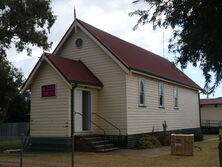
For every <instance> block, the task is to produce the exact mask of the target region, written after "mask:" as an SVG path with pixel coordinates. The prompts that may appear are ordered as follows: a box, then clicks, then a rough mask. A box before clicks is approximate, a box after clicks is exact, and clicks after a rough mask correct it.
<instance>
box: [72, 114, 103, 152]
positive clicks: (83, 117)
mask: <svg viewBox="0 0 222 167" xmlns="http://www.w3.org/2000/svg"><path fill="white" fill-rule="evenodd" d="M75 114H79V115H81V116H82V118H83V119H86V120H87V121H89V122H90V123H91V124H93V125H95V126H96V127H97V128H99V129H100V130H102V131H103V134H104V136H103V137H104V141H105V137H106V131H105V130H104V129H103V128H101V127H100V126H99V125H97V124H96V123H95V122H93V121H92V120H90V119H88V118H86V117H85V116H84V115H83V114H82V113H79V112H75ZM103 147H104V148H103V149H104V150H105V143H104V145H103Z"/></svg>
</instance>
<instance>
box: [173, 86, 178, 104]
mask: <svg viewBox="0 0 222 167" xmlns="http://www.w3.org/2000/svg"><path fill="white" fill-rule="evenodd" d="M173 101H174V108H178V87H176V86H175V87H174V88H173Z"/></svg>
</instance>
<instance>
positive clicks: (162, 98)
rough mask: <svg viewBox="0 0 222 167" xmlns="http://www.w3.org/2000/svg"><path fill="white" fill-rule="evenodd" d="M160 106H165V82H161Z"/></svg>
mask: <svg viewBox="0 0 222 167" xmlns="http://www.w3.org/2000/svg"><path fill="white" fill-rule="evenodd" d="M159 107H164V84H163V83H159Z"/></svg>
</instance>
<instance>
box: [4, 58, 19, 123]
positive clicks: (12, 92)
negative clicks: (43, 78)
mask: <svg viewBox="0 0 222 167" xmlns="http://www.w3.org/2000/svg"><path fill="white" fill-rule="evenodd" d="M22 77H23V76H22V73H21V72H19V71H18V70H17V69H16V68H15V67H14V66H13V65H12V64H11V63H10V62H9V61H8V60H7V59H6V58H5V57H0V122H3V121H4V120H6V119H7V117H6V116H7V111H8V108H9V106H10V105H12V104H10V103H11V101H12V100H14V98H15V97H16V96H18V95H19V87H21V85H22Z"/></svg>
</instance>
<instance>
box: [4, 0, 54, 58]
mask: <svg viewBox="0 0 222 167" xmlns="http://www.w3.org/2000/svg"><path fill="white" fill-rule="evenodd" d="M50 2H51V1H50V0H1V1H0V56H6V50H7V49H9V48H10V47H11V46H12V44H13V45H14V46H15V48H16V50H17V51H18V52H21V51H23V50H26V51H27V53H28V55H31V51H32V49H31V47H30V45H33V46H37V47H41V48H43V49H44V50H47V49H49V48H50V47H51V45H52V43H51V42H48V37H47V35H48V33H50V29H51V27H52V25H53V24H54V22H55V19H56V17H55V16H54V15H53V12H52V8H51V7H50Z"/></svg>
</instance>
